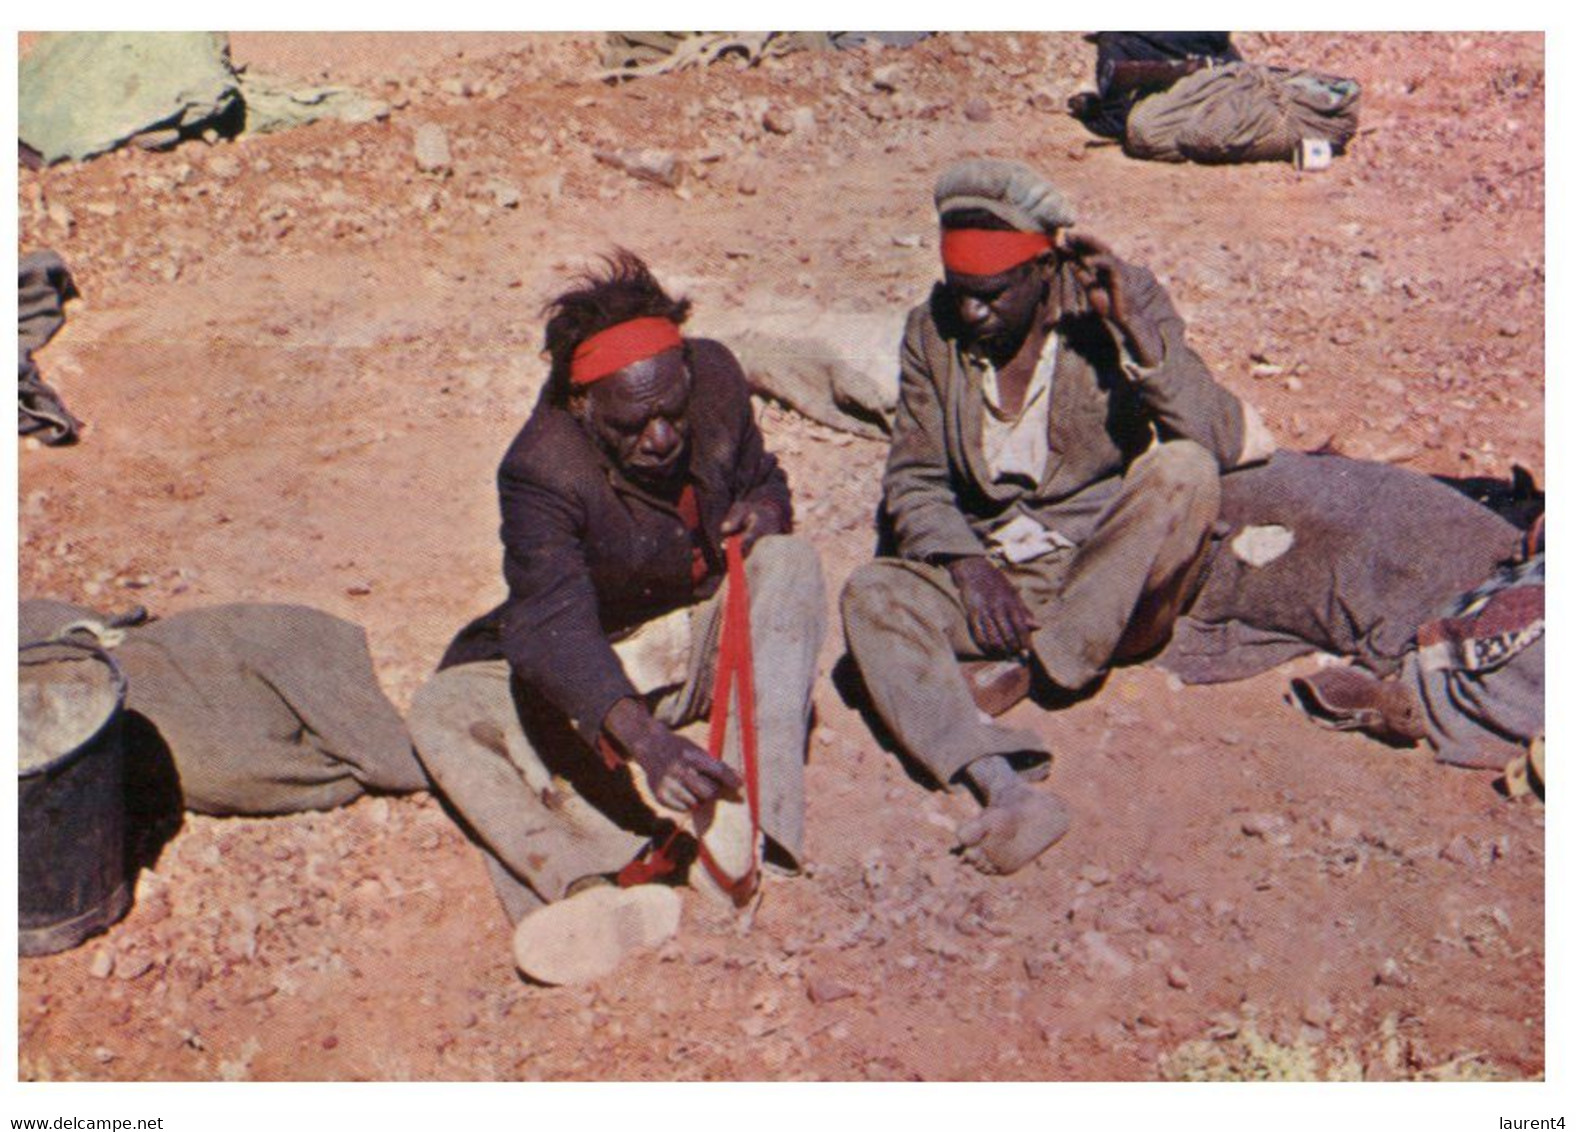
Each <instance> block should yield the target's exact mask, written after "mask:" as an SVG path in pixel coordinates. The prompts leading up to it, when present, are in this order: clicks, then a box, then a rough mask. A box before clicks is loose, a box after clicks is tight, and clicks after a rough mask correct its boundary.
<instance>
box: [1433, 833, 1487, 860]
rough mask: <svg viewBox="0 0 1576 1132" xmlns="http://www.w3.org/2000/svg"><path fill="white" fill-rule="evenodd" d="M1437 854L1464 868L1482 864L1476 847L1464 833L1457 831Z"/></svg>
mask: <svg viewBox="0 0 1576 1132" xmlns="http://www.w3.org/2000/svg"><path fill="white" fill-rule="evenodd" d="M1439 855H1440V856H1441V857H1443V858H1444V859H1445V860H1447V861H1450V862H1451V863H1453V864H1457V865H1461V866H1463V867H1465V868H1469V869H1475V868H1478V867H1479V866H1480V865H1482V863H1483V862H1482V859H1481V858H1480V857H1479V856H1478V852H1477V848H1476V847H1475V846H1474V845H1473V844H1472V841H1471V839H1470V838H1469V837H1467V835H1466V834H1464V833H1458V834H1456V835H1455V836H1454V837H1452V838H1451V839H1450V843H1449V844H1448V845H1446V846H1445V847H1444V848H1443V849H1441V850H1440V851H1439Z"/></svg>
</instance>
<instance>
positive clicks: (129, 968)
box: [115, 955, 153, 983]
mask: <svg viewBox="0 0 1576 1132" xmlns="http://www.w3.org/2000/svg"><path fill="white" fill-rule="evenodd" d="M151 970H153V960H152V959H150V958H149V957H148V956H146V955H123V956H121V957H120V958H119V959H117V960H116V962H115V977H116V978H119V979H124V980H126V981H127V982H128V983H129V982H130V981H131V980H133V979H140V978H141V977H142V976H143V975H146V974H147V973H148V972H149V971H151Z"/></svg>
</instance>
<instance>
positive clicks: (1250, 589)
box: [1157, 451, 1521, 684]
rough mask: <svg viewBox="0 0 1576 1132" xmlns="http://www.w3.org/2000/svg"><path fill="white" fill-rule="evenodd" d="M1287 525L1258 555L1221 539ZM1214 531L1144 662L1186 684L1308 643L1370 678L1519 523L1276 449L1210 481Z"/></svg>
mask: <svg viewBox="0 0 1576 1132" xmlns="http://www.w3.org/2000/svg"><path fill="white" fill-rule="evenodd" d="M1254 527H1258V528H1265V527H1278V528H1282V529H1283V530H1285V531H1287V532H1289V533H1290V536H1291V542H1290V546H1289V549H1287V550H1286V551H1285V552H1284V553H1283V554H1281V555H1279V556H1278V557H1275V558H1273V559H1272V560H1270V561H1267V562H1264V563H1263V564H1261V565H1257V566H1255V565H1252V564H1250V563H1249V562H1246V561H1244V560H1243V559H1242V558H1241V557H1239V556H1238V554H1237V553H1236V552H1235V551H1234V550H1233V549H1232V543H1233V541H1234V540H1235V539H1237V537H1238V536H1240V535H1241V534H1242V532H1243V531H1245V530H1247V529H1249V528H1254ZM1219 530H1220V534H1221V538H1220V539H1219V541H1217V542H1216V543H1215V544H1214V545H1213V546H1212V547H1211V549H1210V552H1209V553H1210V555H1211V557H1210V559H1209V563H1208V566H1207V567H1206V573H1205V575H1204V579H1203V582H1202V584H1201V586H1200V588H1199V591H1198V593H1197V595H1196V597H1195V598H1194V600H1193V602H1192V605H1191V606H1190V607H1189V609H1188V611H1187V614H1186V616H1184V617H1182V618H1180V619H1179V620H1178V622H1177V625H1176V629H1175V631H1174V633H1173V635H1172V639H1171V643H1170V644H1169V645H1168V646H1167V647H1166V649H1165V651H1164V652H1163V653H1161V654H1160V657H1159V658H1158V661H1157V663H1159V665H1160V666H1161V667H1163V668H1165V669H1167V670H1168V671H1171V672H1173V673H1175V674H1176V675H1177V677H1178V678H1180V679H1181V680H1182V681H1184V682H1185V683H1190V684H1209V683H1220V682H1223V681H1228V680H1244V679H1247V678H1248V677H1250V676H1254V675H1257V674H1258V673H1260V672H1264V671H1267V670H1269V669H1271V668H1274V667H1275V666H1276V665H1278V664H1281V663H1283V662H1285V661H1287V660H1290V659H1292V658H1293V657H1296V656H1300V655H1303V654H1305V653H1309V652H1313V651H1315V650H1319V651H1323V652H1327V653H1331V654H1334V655H1336V656H1345V657H1351V658H1353V659H1354V660H1356V661H1357V662H1358V663H1359V664H1361V665H1362V666H1363V667H1365V668H1367V669H1369V670H1370V671H1372V672H1374V673H1375V674H1377V675H1380V676H1388V675H1391V674H1393V673H1395V672H1396V671H1398V670H1399V668H1400V667H1401V664H1402V662H1403V661H1404V660H1405V658H1406V655H1407V653H1408V652H1409V651H1410V650H1411V648H1412V646H1413V643H1414V640H1415V637H1416V632H1417V627H1418V626H1419V625H1420V624H1422V623H1423V622H1424V621H1427V620H1430V619H1432V618H1433V617H1435V616H1436V615H1437V611H1438V610H1439V609H1440V608H1441V607H1442V606H1443V605H1444V604H1445V603H1446V602H1448V601H1450V600H1451V599H1452V598H1454V597H1455V595H1457V594H1460V593H1462V592H1463V591H1465V590H1467V589H1469V588H1471V587H1472V586H1474V585H1476V584H1477V583H1478V582H1479V581H1481V580H1482V579H1483V578H1485V577H1487V576H1488V575H1489V574H1490V573H1492V572H1493V570H1494V569H1495V567H1496V566H1498V565H1499V564H1500V563H1502V562H1505V561H1509V560H1511V559H1513V558H1514V557H1515V556H1516V554H1517V552H1518V549H1519V547H1520V545H1521V532H1520V531H1518V530H1517V529H1516V528H1515V527H1514V526H1513V525H1511V524H1510V523H1508V522H1506V521H1505V520H1504V519H1502V518H1500V517H1499V516H1498V515H1496V514H1495V513H1494V512H1493V511H1490V510H1489V509H1488V508H1487V507H1484V506H1482V505H1481V504H1478V503H1475V502H1473V501H1472V500H1471V499H1468V498H1467V497H1466V496H1464V495H1462V494H1460V493H1459V492H1457V491H1455V490H1454V489H1452V488H1450V487H1447V486H1446V485H1444V484H1442V483H1439V482H1438V481H1437V480H1434V479H1432V478H1431V477H1429V476H1425V475H1423V474H1421V473H1419V472H1413V471H1409V470H1408V469H1405V468H1397V467H1392V466H1391V465H1388V464H1379V463H1374V462H1371V461H1367V460H1352V459H1348V458H1346V457H1344V456H1311V455H1305V454H1303V453H1299V452H1284V451H1283V452H1277V453H1276V454H1275V456H1274V457H1273V458H1272V459H1271V460H1270V461H1269V462H1268V463H1267V464H1262V465H1259V466H1256V467H1250V468H1242V469H1239V470H1237V471H1233V472H1229V473H1227V474H1226V475H1224V476H1222V477H1221V518H1220V525H1219Z"/></svg>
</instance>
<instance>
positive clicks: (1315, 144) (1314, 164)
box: [1292, 138, 1335, 173]
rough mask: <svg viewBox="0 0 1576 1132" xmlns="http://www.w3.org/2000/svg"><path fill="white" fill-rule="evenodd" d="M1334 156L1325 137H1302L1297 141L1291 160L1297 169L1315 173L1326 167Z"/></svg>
mask: <svg viewBox="0 0 1576 1132" xmlns="http://www.w3.org/2000/svg"><path fill="white" fill-rule="evenodd" d="M1334 158H1335V155H1334V154H1333V153H1332V152H1331V151H1330V142H1329V140H1328V139H1327V138H1303V139H1302V141H1300V142H1298V143H1297V153H1296V155H1295V156H1294V157H1293V159H1292V160H1293V161H1294V162H1295V163H1296V166H1297V168H1298V169H1302V170H1305V171H1307V172H1309V173H1316V172H1318V171H1319V170H1320V169H1328V168H1329V167H1330V162H1331V161H1333V160H1334Z"/></svg>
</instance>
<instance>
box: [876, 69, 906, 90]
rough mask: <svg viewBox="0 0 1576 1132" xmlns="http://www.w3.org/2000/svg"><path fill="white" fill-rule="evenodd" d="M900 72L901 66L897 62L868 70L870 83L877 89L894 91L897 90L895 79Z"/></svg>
mask: <svg viewBox="0 0 1576 1132" xmlns="http://www.w3.org/2000/svg"><path fill="white" fill-rule="evenodd" d="M902 74H903V68H902V67H901V66H900V65H899V64H897V63H888V64H886V65H885V66H882V67H877V68H876V69H875V70H873V71H871V72H870V85H871V86H873V87H875V88H876V89H877V90H884V91H887V92H888V93H891V92H894V91H896V90H897V81H898V79H899V78H901V77H902Z"/></svg>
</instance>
